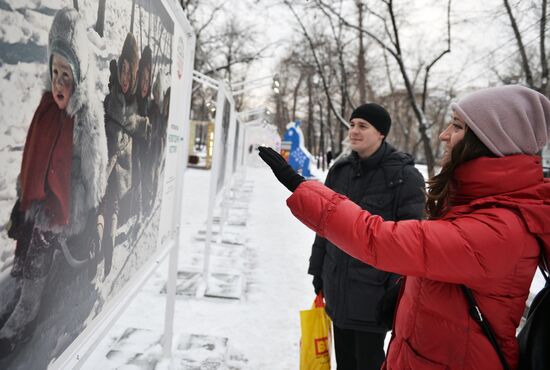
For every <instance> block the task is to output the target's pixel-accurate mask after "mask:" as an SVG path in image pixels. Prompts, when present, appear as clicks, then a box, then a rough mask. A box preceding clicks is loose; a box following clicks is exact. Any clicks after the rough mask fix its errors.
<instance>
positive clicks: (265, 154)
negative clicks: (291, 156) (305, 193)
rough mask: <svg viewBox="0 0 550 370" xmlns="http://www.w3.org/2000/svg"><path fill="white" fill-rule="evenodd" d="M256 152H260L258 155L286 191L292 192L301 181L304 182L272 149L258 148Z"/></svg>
mask: <svg viewBox="0 0 550 370" xmlns="http://www.w3.org/2000/svg"><path fill="white" fill-rule="evenodd" d="M258 151H259V152H260V153H259V154H260V157H261V158H262V160H263V161H264V162H265V163H267V165H268V166H269V167H271V170H272V171H273V173H274V174H275V177H276V178H277V180H279V182H280V183H281V184H283V185H284V186H286V188H287V189H288V190H290V191H292V192H293V191H294V190H296V188H297V187H298V185H300V184H301V183H302V181H305V179H304V178H303V177H302V176H300V175H298V174H297V173H296V171H294V169H293V168H292V167H291V166H290V165H289V164H288V162H287V161H286V160H285V159H284V158H283V157H282V156H281V155H280V154H279V153H277V152H276V151H274V150H273V149H271V148H269V147H266V146H260V147H259V148H258Z"/></svg>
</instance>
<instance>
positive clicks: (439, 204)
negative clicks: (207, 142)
mask: <svg viewBox="0 0 550 370" xmlns="http://www.w3.org/2000/svg"><path fill="white" fill-rule="evenodd" d="M452 110H453V115H452V119H451V122H450V124H449V126H448V127H447V129H445V131H444V132H443V133H441V135H440V139H441V140H442V141H443V143H444V144H445V154H444V157H443V159H442V170H441V172H440V173H439V174H438V175H436V176H435V177H433V178H432V179H431V180H430V181H429V182H428V192H427V197H428V201H427V205H426V210H427V212H428V216H429V220H427V221H418V220H406V221H398V222H391V221H384V220H383V219H382V218H381V217H379V216H375V215H371V214H370V213H369V212H367V211H363V210H362V209H361V208H360V207H358V206H357V205H355V204H354V203H353V202H351V201H349V200H348V199H347V198H345V197H344V196H342V195H339V194H337V193H335V192H333V191H332V190H330V189H328V188H326V187H325V186H323V185H322V184H321V183H319V182H316V181H304V179H303V178H301V176H299V175H297V174H296V173H294V172H293V170H292V168H290V166H288V164H287V163H286V162H285V161H284V159H282V158H281V157H280V156H279V155H278V153H276V152H274V151H273V150H272V149H270V148H261V149H260V156H261V157H262V159H263V160H264V161H265V162H266V163H267V164H269V165H270V166H271V168H272V170H273V172H274V173H275V175H276V176H277V178H278V179H279V180H280V181H281V182H282V183H283V184H284V185H285V186H286V187H287V188H288V189H289V190H291V191H293V192H294V194H292V196H291V197H290V198H289V199H288V200H287V204H288V206H289V207H290V209H291V211H292V213H293V214H294V215H295V216H296V217H297V218H298V219H300V220H301V221H302V222H303V223H304V224H305V225H307V226H308V227H310V228H311V229H312V230H314V231H315V232H316V233H318V234H320V235H322V236H323V237H325V238H327V239H328V240H330V241H331V242H333V243H334V244H335V245H337V246H338V247H339V248H341V249H342V250H344V251H345V252H346V253H348V254H350V255H351V256H353V257H355V258H357V259H359V260H361V261H364V262H366V263H368V264H370V265H372V266H375V267H377V268H379V269H382V270H386V271H391V272H395V273H398V274H402V275H405V276H407V278H406V280H405V284H404V289H403V290H402V293H401V297H400V300H399V303H398V308H397V312H396V318H395V324H394V330H393V334H392V341H391V344H390V346H389V349H388V353H387V359H386V362H385V364H384V365H383V367H382V368H383V369H387V370H409V369H410V370H413V369H414V370H444V369H446V370H454V369H460V370H467V369H468V370H470V369H471V370H474V369H484V370H492V369H495V370H497V369H498V370H500V369H502V368H503V365H502V363H501V360H500V359H499V357H498V355H497V352H496V350H495V348H493V346H492V345H491V342H490V341H489V340H488V339H487V337H486V335H485V334H484V332H483V331H482V329H481V327H480V325H479V323H478V322H476V321H475V320H474V319H473V318H472V317H471V316H470V314H469V305H468V301H467V299H466V297H465V294H464V291H463V290H462V286H466V287H468V288H470V289H471V291H472V292H473V296H474V299H475V300H476V301H477V304H478V307H479V309H480V310H481V312H482V313H483V316H484V318H485V319H486V321H488V322H489V324H490V325H491V326H492V329H493V331H494V333H495V336H496V342H497V343H498V346H499V347H500V349H501V350H502V353H503V357H504V360H505V361H506V362H507V363H508V365H509V367H510V369H515V368H516V367H517V364H518V345H517V341H516V336H515V334H516V328H517V327H518V325H519V322H520V319H521V316H522V313H523V311H524V309H525V301H526V299H527V296H528V294H529V287H530V284H531V281H532V279H533V276H534V273H535V270H536V268H537V263H538V261H539V259H538V258H539V255H540V251H541V248H542V249H543V250H544V253H545V255H546V256H550V182H548V181H547V180H546V181H545V179H544V178H543V174H542V166H541V158H540V157H539V156H538V155H537V153H539V152H540V150H541V149H542V148H543V147H544V145H546V143H547V141H548V138H549V137H550V126H549V124H548V122H549V121H550V101H549V100H548V99H547V98H546V97H544V96H543V95H541V94H539V93H537V92H535V91H533V90H530V89H528V88H525V87H521V86H504V87H497V88H489V89H484V90H480V91H477V92H474V93H471V94H469V95H467V96H466V97H465V98H463V99H462V100H460V101H459V102H458V103H456V104H453V105H452ZM539 242H540V243H539ZM539 246H540V247H539Z"/></svg>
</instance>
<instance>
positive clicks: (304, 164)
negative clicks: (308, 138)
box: [281, 120, 313, 178]
mask: <svg viewBox="0 0 550 370" xmlns="http://www.w3.org/2000/svg"><path fill="white" fill-rule="evenodd" d="M301 123H302V122H301V121H299V120H298V121H296V122H290V123H289V124H288V125H286V132H285V135H284V136H283V142H282V143H281V147H282V148H283V149H287V150H289V151H290V152H289V153H288V157H287V156H286V155H284V154H283V156H284V157H285V158H286V160H287V161H288V163H289V164H290V166H292V168H293V169H294V170H295V171H296V172H298V173H301V174H302V176H304V177H305V178H308V177H312V175H311V171H310V170H309V164H310V163H311V158H313V156H312V155H311V153H310V152H309V151H308V150H307V149H306V147H305V145H304V133H303V132H302V129H301V128H300V124H301Z"/></svg>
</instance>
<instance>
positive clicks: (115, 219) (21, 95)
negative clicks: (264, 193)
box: [0, 0, 179, 369]
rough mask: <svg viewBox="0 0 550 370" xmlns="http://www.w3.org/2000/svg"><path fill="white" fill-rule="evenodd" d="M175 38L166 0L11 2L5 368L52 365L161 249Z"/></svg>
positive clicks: (4, 28)
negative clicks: (161, 214) (162, 198)
mask: <svg viewBox="0 0 550 370" xmlns="http://www.w3.org/2000/svg"><path fill="white" fill-rule="evenodd" d="M173 36H174V22H173V20H172V18H171V16H170V15H169V12H167V10H166V9H165V8H164V5H163V2H162V1H158V0H117V1H114V0H73V1H52V0H44V1H41V0H28V1H20V0H18V1H15V0H0V107H1V111H2V115H1V116H0V129H1V132H2V135H1V138H0V163H1V165H2V172H3V176H2V177H1V178H0V368H10V369H42V368H46V367H47V366H48V364H50V363H51V362H52V361H54V360H55V359H56V358H57V357H59V355H60V354H61V353H62V352H63V351H64V350H65V349H66V348H67V347H68V346H69V345H70V344H71V342H72V341H73V340H74V339H75V338H76V337H77V336H78V335H79V334H80V333H81V332H82V331H83V330H84V329H85V328H86V327H87V326H88V325H89V324H90V323H91V322H92V320H93V319H94V318H95V317H96V316H97V315H98V314H99V313H100V312H101V311H102V309H103V307H104V306H105V304H106V303H108V301H109V299H111V298H112V297H114V296H115V295H116V294H117V293H118V292H119V291H120V290H121V288H122V287H123V286H124V285H125V284H126V283H127V282H128V281H129V280H130V279H131V278H132V276H133V274H135V273H136V271H137V270H138V269H139V268H140V267H141V266H142V265H143V264H144V263H145V262H146V261H147V259H148V258H149V257H150V256H151V255H152V254H153V253H154V252H155V250H156V249H157V247H158V229H159V222H160V219H159V218H160V208H161V196H160V194H162V191H163V189H162V186H163V185H162V184H163V177H164V171H163V168H164V162H165V157H166V154H165V153H166V145H167V125H168V112H169V104H170V90H171V87H170V86H169V85H170V83H171V81H172V78H171V73H172V64H173V63H172V50H173V45H172V42H173V38H174V37H173ZM176 59H177V58H176ZM174 68H177V67H174ZM178 70H179V69H178Z"/></svg>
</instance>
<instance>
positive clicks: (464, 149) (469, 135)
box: [426, 126, 495, 219]
mask: <svg viewBox="0 0 550 370" xmlns="http://www.w3.org/2000/svg"><path fill="white" fill-rule="evenodd" d="M464 129H465V130H466V132H465V133H464V139H462V140H461V141H459V142H458V143H456V145H455V146H454V147H453V149H452V150H451V159H450V160H449V161H448V162H447V163H445V164H444V165H443V168H442V169H441V172H439V173H438V174H437V175H435V176H434V177H432V178H431V179H429V180H428V191H427V194H426V195H427V199H428V200H427V202H426V214H427V215H428V217H429V218H430V219H435V218H440V217H441V216H443V215H444V214H445V213H446V212H447V210H448V206H449V196H450V194H451V189H452V186H453V174H454V171H455V170H456V168H457V167H458V166H460V165H461V164H462V163H464V162H467V161H471V160H472V159H476V158H479V157H495V155H494V154H493V153H492V152H491V151H490V150H489V148H487V147H486V146H485V144H483V143H482V142H481V140H479V139H478V137H477V136H476V135H475V134H474V132H473V131H472V130H471V129H470V128H469V127H468V126H465V127H464Z"/></svg>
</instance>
